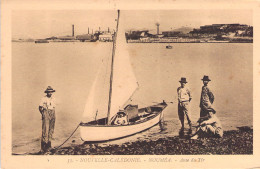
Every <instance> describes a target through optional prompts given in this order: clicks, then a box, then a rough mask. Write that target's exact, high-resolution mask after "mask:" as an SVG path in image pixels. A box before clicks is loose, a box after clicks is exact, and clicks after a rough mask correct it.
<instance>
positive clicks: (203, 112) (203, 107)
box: [200, 76, 214, 117]
mask: <svg viewBox="0 0 260 169" xmlns="http://www.w3.org/2000/svg"><path fill="white" fill-rule="evenodd" d="M201 80H202V81H203V84H204V85H203V86H202V90H201V97H200V117H205V116H207V115H208V109H210V108H212V104H213V102H214V95H213V93H212V92H211V90H210V89H209V87H208V83H209V81H211V80H210V79H209V77H208V76H204V77H203V79H201Z"/></svg>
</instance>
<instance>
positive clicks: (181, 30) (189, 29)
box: [173, 26, 193, 34]
mask: <svg viewBox="0 0 260 169" xmlns="http://www.w3.org/2000/svg"><path fill="white" fill-rule="evenodd" d="M192 30H193V28H191V27H185V26H183V27H181V28H177V29H174V30H173V31H178V32H182V33H185V34H186V33H189V32H190V31H192Z"/></svg>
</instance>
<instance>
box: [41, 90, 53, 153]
mask: <svg viewBox="0 0 260 169" xmlns="http://www.w3.org/2000/svg"><path fill="white" fill-rule="evenodd" d="M44 92H45V93H46V96H44V97H43V98H42V100H41V102H40V105H39V111H40V113H41V115H42V139H41V151H43V152H46V151H47V150H49V149H50V148H51V140H52V135H53V132H54V125H55V99H54V97H53V96H52V93H53V92H55V90H53V88H52V87H51V86H48V88H47V89H46V90H45V91H44Z"/></svg>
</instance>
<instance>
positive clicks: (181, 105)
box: [177, 77, 192, 131]
mask: <svg viewBox="0 0 260 169" xmlns="http://www.w3.org/2000/svg"><path fill="white" fill-rule="evenodd" d="M179 82H180V83H181V86H180V87H178V89H177V94H178V115H179V119H180V121H181V131H183V130H184V117H185V116H186V118H187V121H188V124H189V126H190V130H191V126H192V124H191V120H190V116H189V103H190V101H191V99H192V97H191V92H190V90H189V89H188V88H187V87H186V83H188V82H187V81H186V78H185V77H182V78H181V80H180V81H179Z"/></svg>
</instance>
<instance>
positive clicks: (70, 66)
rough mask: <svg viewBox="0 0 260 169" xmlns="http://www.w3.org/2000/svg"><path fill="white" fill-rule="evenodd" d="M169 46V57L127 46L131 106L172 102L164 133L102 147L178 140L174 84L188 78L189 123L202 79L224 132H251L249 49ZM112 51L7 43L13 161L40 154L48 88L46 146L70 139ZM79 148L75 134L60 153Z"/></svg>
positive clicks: (153, 46) (149, 47) (159, 49)
mask: <svg viewBox="0 0 260 169" xmlns="http://www.w3.org/2000/svg"><path fill="white" fill-rule="evenodd" d="M172 46H173V49H166V44H162V43H147V44H144V43H136V44H135V43H130V44H128V48H129V54H130V60H131V64H132V67H133V70H134V73H135V75H136V78H137V81H138V83H139V89H138V90H137V91H136V93H135V94H134V96H133V98H132V99H133V100H134V101H135V102H136V103H140V105H148V104H151V103H154V104H156V102H161V101H162V100H165V101H168V102H173V103H169V104H168V107H167V108H166V109H165V110H164V119H165V126H164V129H165V130H163V131H162V130H161V128H160V127H159V125H158V126H155V127H153V128H151V129H149V130H147V131H145V132H142V133H139V134H136V135H134V136H131V137H129V138H125V139H121V140H117V141H113V142H108V143H105V144H121V143H124V142H129V141H136V140H151V139H158V138H161V137H168V136H175V135H177V134H178V130H179V128H180V122H179V120H178V115H177V88H178V87H179V86H180V84H179V80H180V78H181V77H186V78H187V81H188V83H187V87H189V88H190V90H191V92H192V101H191V103H190V116H191V119H192V122H193V123H195V122H196V120H197V119H198V117H199V111H200V109H199V101H200V93H201V87H202V81H201V79H202V77H203V76H204V75H208V76H209V78H210V79H211V82H210V83H209V88H210V89H211V90H212V92H213V93H214V95H215V102H214V107H215V109H216V111H217V116H218V117H219V119H220V120H221V122H222V125H223V128H224V130H231V129H235V128H236V127H238V126H243V125H249V126H252V125H253V44H251V43H174V44H172ZM111 51H112V43H101V42H95V43H90V42H85V43H81V42H67V43H43V44H35V43H17V42H13V43H12V151H13V153H25V152H37V151H39V149H40V138H41V125H42V122H41V114H40V112H39V110H38V106H39V102H40V99H41V97H43V96H44V90H45V89H46V88H47V86H48V85H51V86H52V87H53V88H54V89H55V90H56V92H55V93H54V96H55V97H56V100H57V102H58V103H57V108H56V124H55V132H54V140H53V142H52V144H53V146H58V145H60V144H61V143H63V141H65V140H66V139H67V138H68V137H69V136H70V134H71V133H72V132H73V131H74V129H75V128H76V127H77V125H78V124H79V122H80V121H82V116H83V112H84V106H85V103H86V99H87V96H88V94H89V92H90V88H91V85H92V83H93V81H94V79H95V76H96V74H97V72H98V68H99V67H100V65H101V66H104V67H105V69H104V70H105V76H104V78H103V80H104V84H105V85H108V81H107V79H109V69H108V68H109V67H110V63H109V62H110V60H109V58H110V57H111ZM107 92H108V91H107ZM104 93H105V92H104ZM104 95H106V94H104ZM107 95H108V93H107ZM107 95H106V96H107ZM106 99H107V97H101V98H100V101H102V102H104V103H106V104H107V100H106ZM106 104H104V105H106ZM81 143H83V142H82V141H81V139H80V133H79V131H76V132H75V134H74V135H73V136H72V138H71V139H70V140H68V142H67V143H66V144H65V145H64V146H70V145H75V144H81ZM105 144H102V145H105Z"/></svg>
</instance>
